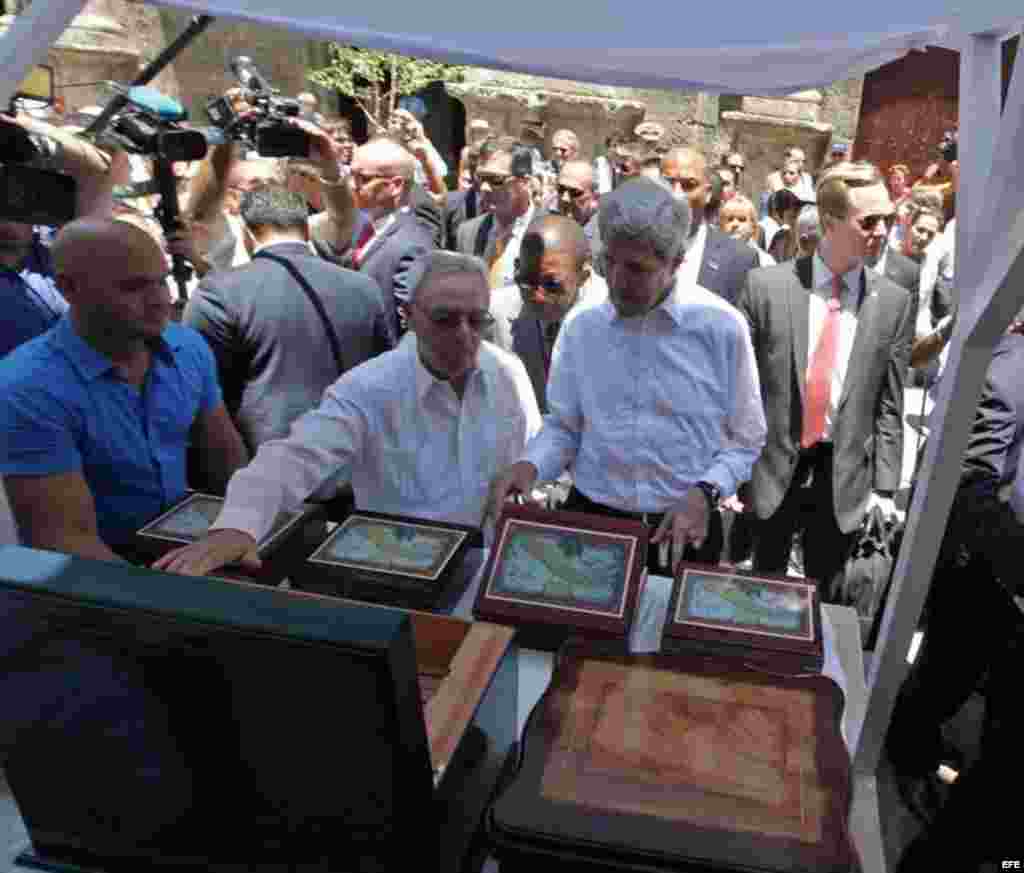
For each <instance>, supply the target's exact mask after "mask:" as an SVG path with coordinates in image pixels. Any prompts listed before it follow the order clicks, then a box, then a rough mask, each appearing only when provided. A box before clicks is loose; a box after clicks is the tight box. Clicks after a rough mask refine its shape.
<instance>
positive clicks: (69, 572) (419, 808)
mask: <svg viewBox="0 0 1024 873" xmlns="http://www.w3.org/2000/svg"><path fill="white" fill-rule="evenodd" d="M0 568H2V569H0V694H4V706H3V708H2V709H0V736H2V737H4V738H5V742H6V741H7V740H8V739H9V738H11V737H13V741H11V743H10V746H9V748H7V749H5V751H7V752H8V756H7V759H6V775H7V779H8V781H9V783H10V786H11V790H12V792H13V795H14V798H15V800H16V802H17V804H18V807H19V810H20V812H21V815H22V817H23V819H24V821H25V824H26V826H27V828H28V833H29V837H30V839H31V841H32V846H31V849H30V850H29V851H28V852H27V853H25V854H24V855H23V856H21V858H20V859H19V860H20V861H21V862H23V863H27V864H31V865H35V866H42V867H44V868H46V869H50V870H61V871H63V873H69V871H85V870H92V871H103V873H139V871H150V870H153V871H168V870H173V871H185V870H189V871H196V870H203V871H211V873H242V871H254V873H291V871H296V870H297V871H314V870H316V871H323V870H337V871H345V873H350V871H351V873H359V871H363V873H378V871H382V870H389V871H390V870H402V869H409V859H410V853H413V854H414V857H415V865H414V866H415V868H416V869H417V870H429V871H439V873H441V871H444V873H449V871H470V870H477V869H479V867H480V866H481V864H482V852H481V850H480V845H481V835H480V831H481V824H482V821H483V815H484V810H485V809H486V806H487V803H488V802H489V800H490V799H491V798H492V797H493V793H494V790H495V786H496V785H497V783H498V780H499V777H500V775H501V773H502V772H503V767H504V766H505V764H506V762H507V760H508V758H509V753H510V749H511V748H512V746H513V743H514V742H515V741H516V696H517V680H518V666H517V654H516V652H517V649H516V647H515V646H514V644H513V642H512V637H513V631H512V630H511V629H509V628H503V627H498V626H495V625H487V624H485V623H471V622H466V621H462V620H459V619H454V618H449V617H445V616H435V615H425V614H424V615H410V614H409V613H408V612H405V611H403V610H397V609H387V608H382V607H376V606H368V605H365V604H358V603H353V602H349V601H341V600H338V599H336V598H330V597H322V596H318V595H312V594H304V593H301V592H291V591H283V590H280V589H274V588H268V587H266V586H263V585H258V584H254V583H240V582H228V581H223V580H219V579H211V578H192V577H184V576H173V575H167V574H163V573H159V572H156V571H153V570H147V569H144V568H139V567H133V566H130V565H121V564H109V563H105V562H101V561H89V560H82V559H76V558H71V557H68V556H66V555H58V554H54V553H49V552H40V551H33V550H29V549H23V548H18V547H2V548H0ZM26 671H27V674H28V677H29V678H30V679H31V681H26V682H25V683H23V684H21V685H19V684H18V677H19V676H21V675H24V674H26ZM10 683H13V686H12V685H11V684H10ZM13 689H21V690H22V692H23V693H19V694H13V693H9V694H8V693H5V692H11V691H12V690H13ZM26 689H27V690H26Z"/></svg>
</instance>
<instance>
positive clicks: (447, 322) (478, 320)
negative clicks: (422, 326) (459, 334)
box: [426, 309, 494, 333]
mask: <svg viewBox="0 0 1024 873" xmlns="http://www.w3.org/2000/svg"><path fill="white" fill-rule="evenodd" d="M426 316H427V318H428V319H430V323H431V324H433V325H435V326H437V327H440V328H444V329H445V330H457V329H458V328H459V326H460V325H461V324H462V322H463V321H465V322H466V324H468V325H469V329H470V330H472V331H473V332H474V333H482V332H483V331H484V330H486V329H487V328H489V327H490V326H491V325H492V324H494V316H493V315H491V313H489V312H488V311H487V310H486V309H478V310H476V311H475V312H458V311H455V312H453V311H452V310H450V309H435V310H433V311H431V312H427V313H426Z"/></svg>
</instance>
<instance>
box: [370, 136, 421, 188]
mask: <svg viewBox="0 0 1024 873" xmlns="http://www.w3.org/2000/svg"><path fill="white" fill-rule="evenodd" d="M359 158H362V159H363V161H364V162H365V163H367V164H369V165H372V166H373V167H374V168H376V169H375V172H377V173H380V174H381V175H389V176H401V177H402V178H403V179H405V180H406V181H407V182H411V181H412V179H413V175H414V174H415V172H416V158H414V157H413V156H412V154H411V153H410V152H409V150H408V149H406V148H404V147H403V146H400V145H399V144H398V143H396V142H395V141H394V140H392V139H387V138H384V137H382V138H380V139H375V140H371V141H370V142H368V143H366V145H363V146H360V147H359V148H357V149H356V159H359Z"/></svg>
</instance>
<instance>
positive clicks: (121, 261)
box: [50, 218, 163, 277]
mask: <svg viewBox="0 0 1024 873" xmlns="http://www.w3.org/2000/svg"><path fill="white" fill-rule="evenodd" d="M50 253H51V255H52V256H53V267H54V271H55V272H56V274H57V275H58V276H62V275H63V276H72V277H78V276H88V275H90V274H98V273H100V272H105V270H104V268H107V269H110V268H113V269H114V270H115V271H117V272H120V270H118V268H123V266H124V265H125V263H126V262H128V261H131V260H132V259H133V258H141V259H143V260H144V259H147V258H148V259H152V258H153V257H156V258H159V259H160V260H161V262H162V261H163V252H161V250H160V246H159V245H157V243H156V241H155V240H154V239H153V237H152V236H150V234H148V233H146V232H145V231H144V230H142V229H141V228H139V227H136V226H135V225H134V224H129V223H128V222H126V221H119V220H116V219H99V218H82V219H79V220H78V221H72V222H71V223H70V224H66V225H64V228H63V229H62V230H61V232H60V233H59V234H57V238H56V239H55V240H54V242H53V246H52V247H51V249H50Z"/></svg>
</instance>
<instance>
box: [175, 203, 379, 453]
mask: <svg viewBox="0 0 1024 873" xmlns="http://www.w3.org/2000/svg"><path fill="white" fill-rule="evenodd" d="M241 217H242V220H243V221H244V222H245V226H246V227H247V228H248V229H249V231H250V232H251V233H252V235H253V238H254V239H255V240H256V244H257V246H258V247H259V248H258V250H257V252H256V254H255V256H254V257H253V259H252V261H251V262H250V263H248V264H246V265H244V266H242V267H238V268H237V269H234V270H228V271H226V272H220V273H211V274H208V275H207V276H206V278H205V279H204V280H203V282H202V283H201V284H200V285H199V287H198V289H197V290H196V292H195V294H193V295H192V299H191V300H190V301H189V304H188V307H187V309H186V310H185V322H186V324H188V325H189V326H191V327H194V328H195V329H196V330H198V331H199V332H200V333H201V334H202V335H203V336H204V337H205V338H206V341H207V343H208V344H209V345H210V348H211V349H212V350H213V353H214V357H215V358H216V359H217V368H218V371H219V375H220V383H221V387H222V390H223V391H224V401H225V405H226V406H227V408H228V411H229V412H230V413H231V416H232V418H233V419H234V420H235V422H236V424H237V425H238V429H239V431H240V432H241V434H242V437H243V439H244V440H245V442H246V444H247V446H248V448H249V451H250V453H251V454H255V453H256V449H257V448H259V446H260V445H261V444H262V443H264V442H266V441H267V440H270V439H279V438H281V437H285V436H287V435H288V432H289V430H290V428H291V424H292V422H293V421H294V420H295V419H296V418H298V417H299V416H300V415H302V414H303V413H305V412H308V411H309V410H310V409H312V408H313V407H315V406H316V405H317V404H318V403H319V402H320V398H321V396H322V395H323V392H324V389H326V388H327V386H328V385H330V384H331V383H333V382H334V381H335V380H336V379H338V378H339V377H340V376H341V375H342V373H345V372H347V371H348V370H350V369H352V367H355V366H358V365H359V364H361V363H363V362H364V361H367V360H369V359H370V358H372V357H374V356H375V355H378V354H380V353H381V352H385V351H388V350H389V349H390V348H392V347H393V346H394V338H393V335H392V332H391V323H390V318H389V314H388V312H387V310H386V308H385V306H384V300H383V297H382V295H381V292H380V289H379V288H378V287H377V285H376V284H375V283H374V282H373V280H372V279H370V278H369V277H367V276H361V275H360V274H358V273H355V272H353V271H352V270H345V269H342V268H341V267H337V266H335V265H334V264H331V263H328V262H327V261H325V260H323V259H322V258H319V257H317V256H316V255H315V254H314V253H313V252H312V251H311V249H310V248H309V245H308V242H307V240H308V230H307V222H306V208H305V202H304V200H303V198H302V196H301V195H300V194H294V193H291V192H289V191H287V190H285V189H284V188H283V187H282V186H280V185H277V184H273V183H270V184H267V185H265V186H263V187H262V188H257V189H255V190H254V191H248V192H246V193H245V195H244V196H243V197H242V203H241ZM289 266H290V267H291V269H292V270H295V271H296V272H297V273H298V275H299V276H301V277H302V278H303V279H305V281H306V282H307V283H308V286H309V288H308V291H307V290H306V289H305V288H304V287H303V286H302V284H301V283H300V281H299V280H298V279H297V278H296V277H295V275H293V274H292V273H291V271H290V270H289ZM310 294H312V295H313V297H312V298H311V297H310ZM318 303H319V306H318V305H317V304H318ZM325 319H326V320H325ZM332 332H333V335H332Z"/></svg>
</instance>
